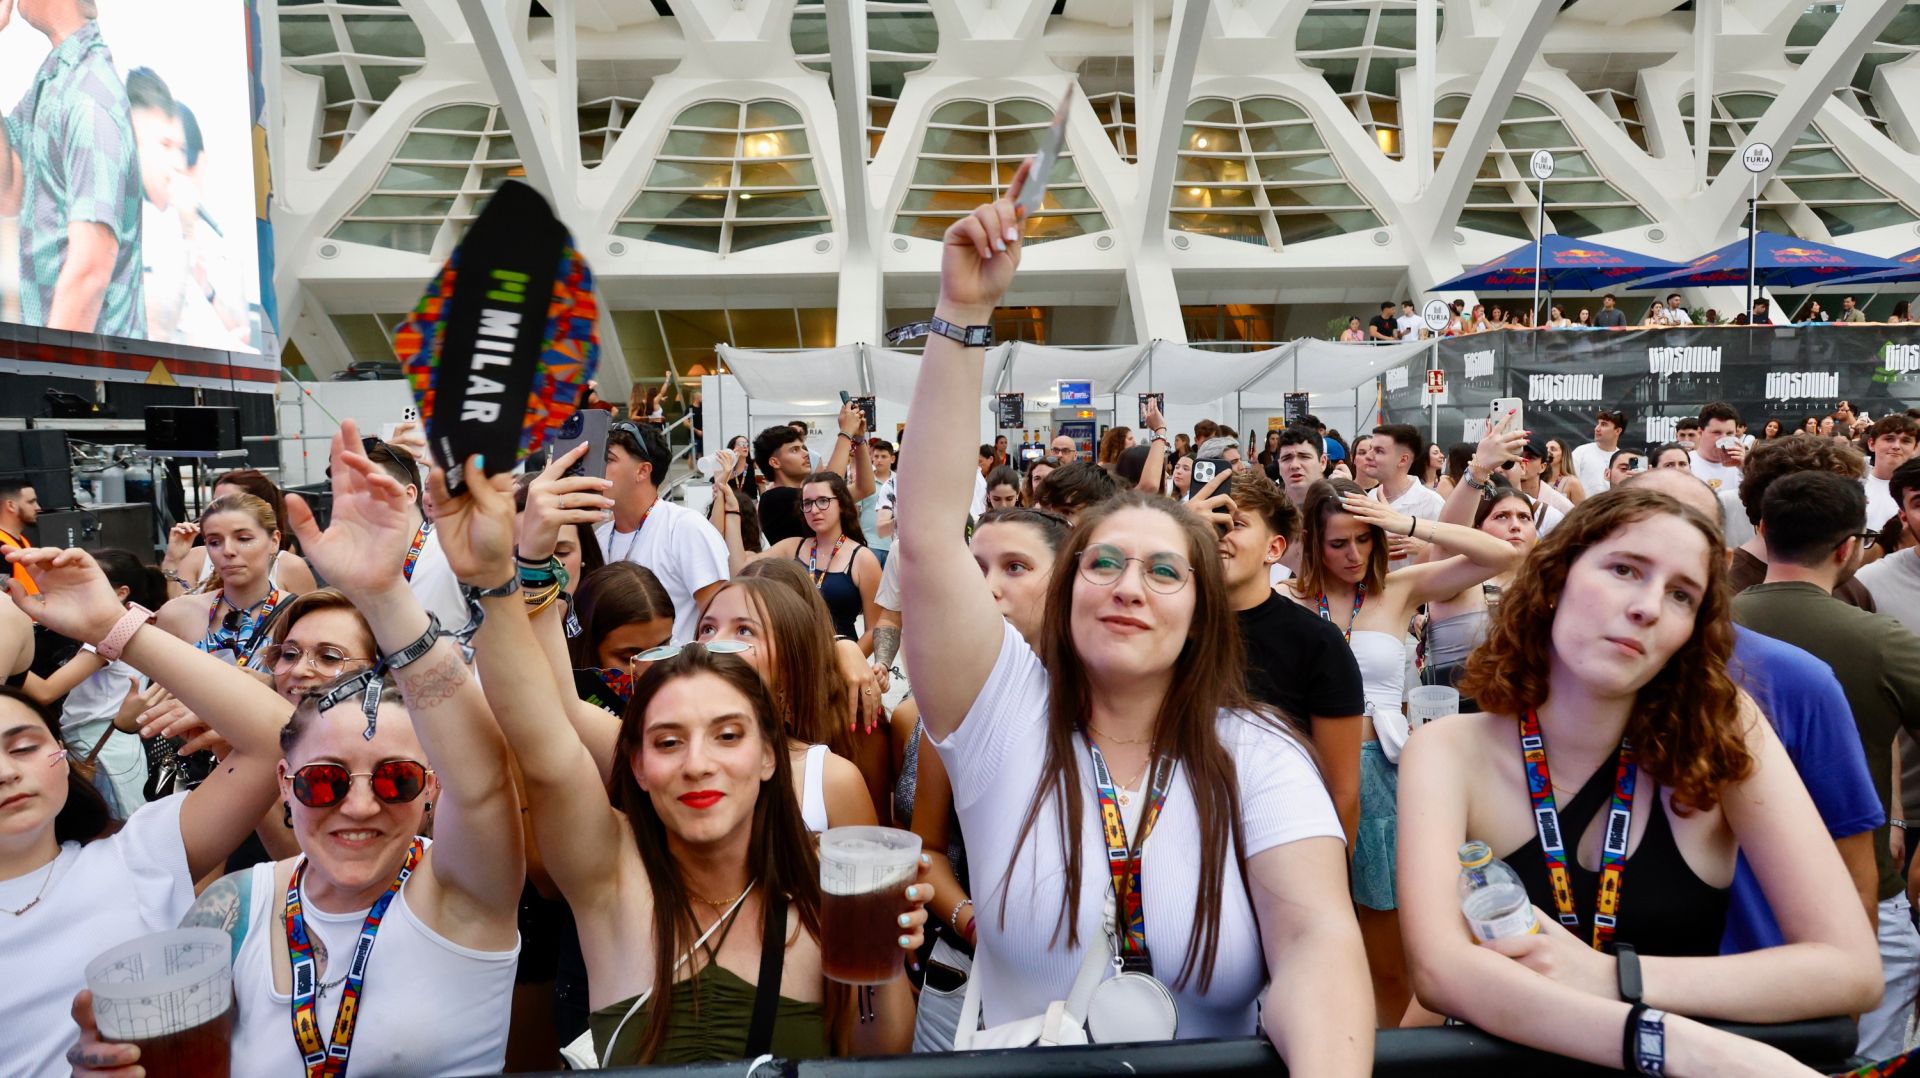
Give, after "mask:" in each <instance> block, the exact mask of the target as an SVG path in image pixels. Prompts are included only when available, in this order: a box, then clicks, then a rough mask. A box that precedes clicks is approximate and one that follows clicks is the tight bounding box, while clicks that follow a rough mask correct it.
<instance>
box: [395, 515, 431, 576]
mask: <svg viewBox="0 0 1920 1078" xmlns="http://www.w3.org/2000/svg"><path fill="white" fill-rule="evenodd" d="M432 534H433V521H431V520H423V521H421V522H420V526H419V527H418V528H416V529H414V532H413V542H412V543H411V544H409V545H408V546H407V564H405V565H403V566H401V568H400V575H401V576H404V577H406V578H407V579H408V580H412V579H413V567H414V565H415V564H416V563H417V562H419V560H420V549H421V548H422V547H424V546H426V545H427V536H429V535H432Z"/></svg>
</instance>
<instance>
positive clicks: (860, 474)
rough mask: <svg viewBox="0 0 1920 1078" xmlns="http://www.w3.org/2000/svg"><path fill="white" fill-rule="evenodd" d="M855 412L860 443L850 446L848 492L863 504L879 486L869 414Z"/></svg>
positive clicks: (855, 442) (857, 436) (857, 435)
mask: <svg viewBox="0 0 1920 1078" xmlns="http://www.w3.org/2000/svg"><path fill="white" fill-rule="evenodd" d="M847 403H848V404H852V403H853V402H852V401H848V402H847ZM854 411H855V412H858V413H859V415H860V426H859V429H858V433H856V434H855V435H854V438H856V439H858V441H854V442H851V443H850V444H849V445H848V450H849V452H851V453H852V454H853V479H852V480H850V481H849V482H848V484H847V492H848V493H850V494H852V495H853V500H854V501H856V502H863V501H866V500H867V499H868V498H870V497H872V496H873V492H874V491H876V490H878V489H879V484H877V483H875V482H874V479H873V452H872V447H871V446H870V444H869V442H870V441H871V439H872V438H873V432H872V431H870V430H868V429H867V413H865V412H861V411H860V410H859V409H858V408H855V409H854ZM845 440H846V439H843V438H835V439H834V441H836V442H838V441H845ZM868 538H869V539H871V538H872V536H868Z"/></svg>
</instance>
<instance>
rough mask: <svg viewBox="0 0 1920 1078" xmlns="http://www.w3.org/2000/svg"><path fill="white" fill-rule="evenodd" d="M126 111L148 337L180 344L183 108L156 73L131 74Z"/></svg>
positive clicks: (142, 69)
mask: <svg viewBox="0 0 1920 1078" xmlns="http://www.w3.org/2000/svg"><path fill="white" fill-rule="evenodd" d="M127 106H128V108H129V110H130V114H131V115H132V117H133V140H134V145H135V146H137V147H138V148H139V150H140V193H141V195H142V196H143V198H142V201H141V203H140V265H141V271H142V277H143V288H144V291H145V293H146V303H147V337H148V339H150V340H155V341H178V340H180V337H179V334H178V332H177V331H178V329H179V327H180V314H181V311H182V310H184V309H185V307H186V302H187V292H188V289H187V238H186V229H185V227H184V226H183V225H182V223H181V220H180V214H179V212H178V207H177V205H176V204H177V203H180V202H182V201H186V200H185V199H182V198H181V197H180V195H181V189H182V188H183V187H184V186H185V185H186V176H185V173H186V170H187V149H186V147H187V135H186V127H185V125H184V124H182V123H181V121H180V103H179V102H178V101H176V100H175V99H174V96H173V91H172V90H171V89H170V88H169V87H168V86H167V81H166V80H165V79H163V78H161V77H160V76H159V74H157V73H156V72H155V71H154V70H153V69H152V68H149V67H136V68H134V69H133V70H132V71H129V72H127Z"/></svg>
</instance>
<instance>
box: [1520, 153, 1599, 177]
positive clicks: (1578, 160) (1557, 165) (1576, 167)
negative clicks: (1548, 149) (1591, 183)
mask: <svg viewBox="0 0 1920 1078" xmlns="http://www.w3.org/2000/svg"><path fill="white" fill-rule="evenodd" d="M1515 163H1516V164H1517V163H1518V162H1515ZM1529 175H1531V173H1529ZM1599 176H1600V173H1599V171H1598V170H1596V169H1595V168H1594V167H1593V161H1592V160H1590V159H1589V158H1588V157H1587V155H1586V154H1583V153H1557V154H1554V155H1553V178H1554V179H1556V180H1558V179H1561V178H1562V177H1565V178H1567V179H1572V180H1586V179H1598V178H1599Z"/></svg>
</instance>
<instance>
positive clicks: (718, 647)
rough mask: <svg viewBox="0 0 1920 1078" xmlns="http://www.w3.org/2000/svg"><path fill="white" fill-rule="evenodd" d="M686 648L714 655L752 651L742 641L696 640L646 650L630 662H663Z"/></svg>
mask: <svg viewBox="0 0 1920 1078" xmlns="http://www.w3.org/2000/svg"><path fill="white" fill-rule="evenodd" d="M688 648H706V649H707V650H708V651H709V652H711V653H712V654H715V655H738V654H740V653H741V652H743V651H752V650H753V645H752V644H749V643H747V642H746V641H744V640H709V641H707V642H706V643H704V644H702V643H700V642H699V641H697V640H689V641H688V642H686V643H684V644H663V645H661V646H660V647H657V648H648V649H647V650H645V651H643V652H641V653H640V654H638V655H635V656H634V657H633V660H632V661H634V662H637V663H657V662H665V661H666V660H668V659H671V658H673V657H674V656H675V655H678V654H680V653H681V652H683V651H685V650H687V649H688Z"/></svg>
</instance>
